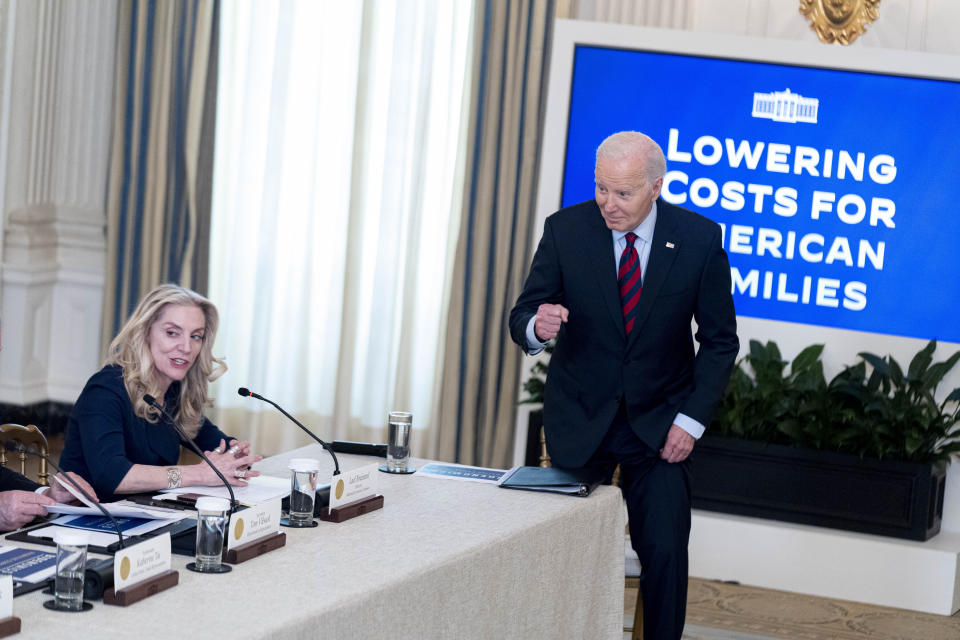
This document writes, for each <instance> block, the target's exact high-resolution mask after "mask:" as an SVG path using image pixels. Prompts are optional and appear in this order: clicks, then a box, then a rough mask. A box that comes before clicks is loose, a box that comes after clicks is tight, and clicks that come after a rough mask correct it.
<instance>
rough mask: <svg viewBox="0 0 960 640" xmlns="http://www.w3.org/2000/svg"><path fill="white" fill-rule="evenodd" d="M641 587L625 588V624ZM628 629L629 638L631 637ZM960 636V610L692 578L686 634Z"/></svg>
mask: <svg viewBox="0 0 960 640" xmlns="http://www.w3.org/2000/svg"><path fill="white" fill-rule="evenodd" d="M636 598H637V592H636V589H631V588H628V589H626V591H625V593H624V628H625V629H626V628H628V627H629V626H630V625H631V624H632V621H633V607H634V602H636ZM629 637H630V634H629V633H624V638H629ZM769 638H776V639H779V640H865V639H868V638H870V639H877V640H881V639H882V640H958V639H960V613H958V614H955V615H953V616H950V617H947V616H937V615H933V614H929V613H919V612H916V611H907V610H904V609H890V608H886V607H877V606H873V605H868V604H860V603H856V602H847V601H844V600H829V599H827V598H818V597H814V596H805V595H800V594H795V593H787V592H784V591H774V590H770V589H760V588H757V587H748V586H741V585H735V584H726V583H722V582H713V581H708V580H700V579H698V578H691V579H690V588H689V592H688V597H687V628H686V631H685V633H684V639H685V640H721V639H722V640H734V639H737V640H739V639H742V640H766V639H769Z"/></svg>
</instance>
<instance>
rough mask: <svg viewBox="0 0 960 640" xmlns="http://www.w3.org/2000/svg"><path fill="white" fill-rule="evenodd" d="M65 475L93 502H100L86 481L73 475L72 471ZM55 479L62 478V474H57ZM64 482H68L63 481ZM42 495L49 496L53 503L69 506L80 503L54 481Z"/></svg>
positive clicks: (67, 490)
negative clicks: (72, 503)
mask: <svg viewBox="0 0 960 640" xmlns="http://www.w3.org/2000/svg"><path fill="white" fill-rule="evenodd" d="M67 475H68V476H70V479H71V480H73V481H74V482H75V483H76V484H78V485H80V487H81V488H82V489H83V490H84V491H86V492H87V495H88V496H90V497H91V498H93V500H94V501H95V502H100V499H99V498H98V497H97V492H96V491H94V490H93V487H91V486H90V483H89V482H87V481H86V480H84V479H83V478H81V477H80V476H78V475H77V474H75V473H74V472H73V471H67ZM57 477H58V478H62V477H63V474H62V473H58V474H57ZM64 482H68V481H67V480H64ZM44 495H46V496H50V497H51V498H53V499H54V500H55V501H57V502H62V503H64V504H69V503H71V502H80V501H79V500H77V499H76V498H75V497H74V495H73V494H72V493H70V490H69V489H67V488H66V487H65V486H63V485H62V484H60V483H59V482H56V481H54V482H51V483H50V488H49V489H47V491H46V493H44Z"/></svg>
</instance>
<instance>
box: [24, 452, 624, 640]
mask: <svg viewBox="0 0 960 640" xmlns="http://www.w3.org/2000/svg"><path fill="white" fill-rule="evenodd" d="M292 457H313V458H318V459H320V460H321V461H322V462H323V464H325V465H326V467H325V469H326V471H325V472H326V473H331V472H332V469H333V466H332V463H331V462H330V461H329V457H328V456H327V454H326V453H325V452H323V451H322V450H321V449H320V448H319V446H317V445H310V446H308V447H304V448H301V449H298V450H296V451H291V452H288V453H286V454H282V455H279V456H274V457H271V458H268V459H266V460H264V461H262V462H261V463H259V464H258V465H257V467H256V468H258V469H259V470H260V471H262V472H264V473H265V474H266V475H274V476H281V477H286V475H287V473H288V471H287V469H286V461H287V460H288V459H289V458H292ZM374 461H375V459H373V458H364V457H359V456H346V455H343V456H340V465H341V468H342V469H352V468H356V467H359V466H362V465H364V464H369V463H371V462H374ZM412 463H413V464H414V465H416V466H419V465H422V464H423V463H424V461H422V460H414V461H412ZM378 480H379V488H380V493H381V494H383V496H384V507H383V509H381V510H378V511H374V512H371V513H368V514H365V515H362V516H359V517H357V518H354V519H352V520H348V521H346V522H343V523H340V524H334V523H328V522H322V521H321V522H320V525H319V526H318V527H316V528H313V529H284V531H285V532H286V534H287V544H286V546H285V547H283V548H281V549H278V550H276V551H273V552H270V553H268V554H266V555H263V556H261V557H259V558H255V559H253V560H250V561H248V562H245V563H242V564H238V565H234V567H233V571H232V572H231V573H227V574H222V575H200V574H196V573H193V572H191V571H187V570H186V569H185V568H184V566H185V565H186V563H187V562H189V561H190V560H191V559H190V558H187V557H184V556H174V561H173V564H174V566H173V568H174V569H177V570H179V571H180V584H179V585H177V586H176V587H173V588H172V589H170V590H168V591H165V592H163V593H160V594H157V595H155V596H152V597H150V598H147V599H146V600H143V601H141V602H138V603H136V604H134V605H131V606H129V607H126V608H123V607H113V606H107V605H104V604H103V603H102V601H95V602H94V609H93V610H92V611H89V612H85V613H60V612H55V611H48V610H46V609H44V608H43V607H42V602H43V601H44V600H47V599H49V598H50V596H45V595H42V594H40V593H39V592H35V593H32V594H27V595H24V596H20V597H18V598H16V599H15V600H14V615H16V616H18V617H20V618H21V619H22V620H23V631H22V633H21V634H20V636H18V637H21V638H41V637H42V638H46V639H47V640H49V639H50V638H139V639H142V638H161V637H171V638H173V637H181V638H190V637H195V638H228V639H230V640H238V639H240V638H266V637H278V638H343V639H354V638H371V639H373V638H377V639H380V638H411V639H414V638H416V639H418V640H419V639H424V638H438V639H440V638H443V639H447V638H458V639H459V638H478V639H484V640H487V639H491V638H620V637H622V623H623V558H624V556H623V531H624V523H625V511H624V509H623V507H622V503H621V502H622V501H621V497H620V492H619V490H618V489H616V488H613V487H599V488H598V489H597V490H596V491H595V492H594V494H593V495H592V496H590V497H589V498H576V497H569V496H561V495H552V494H540V493H535V492H527V491H513V490H507V489H500V488H498V487H496V486H494V485H489V484H480V483H473V482H462V481H455V480H444V479H437V478H428V477H417V476H416V475H402V476H401V475H390V474H380V475H379V476H378Z"/></svg>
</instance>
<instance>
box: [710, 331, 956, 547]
mask: <svg viewBox="0 0 960 640" xmlns="http://www.w3.org/2000/svg"><path fill="white" fill-rule="evenodd" d="M935 349H936V342H935V341H931V342H929V343H928V344H927V345H926V346H925V347H924V348H923V349H921V350H920V351H919V352H918V353H917V354H916V355H915V356H914V357H913V359H912V360H911V362H910V365H909V367H908V368H907V370H906V371H904V370H903V368H902V367H901V366H900V364H899V363H898V362H897V361H896V360H895V359H894V358H892V357H891V356H886V357H884V358H881V357H879V356H876V355H874V354H871V353H860V354H859V357H860V359H861V361H860V362H858V363H857V364H855V365H852V366H848V367H846V368H844V369H843V370H842V371H841V372H840V373H839V374H837V375H836V376H835V377H834V378H833V379H832V380H830V381H829V382H828V381H827V380H826V379H825V377H824V375H823V366H822V363H821V362H820V355H821V353H822V352H823V346H822V345H813V346H810V347H807V348H806V349H804V350H803V351H801V352H800V354H799V355H798V356H797V357H796V358H795V359H794V360H793V362H792V363H790V368H789V370H787V368H786V365H787V362H786V361H784V360H783V359H782V357H781V355H780V351H779V349H778V348H777V345H776V343H774V342H768V343H767V344H766V345H764V344H762V343H760V342H758V341H751V343H750V351H749V353H748V354H747V355H746V356H745V357H744V358H743V359H742V360H741V362H739V363H738V366H737V367H736V368H735V369H734V372H733V374H732V375H731V379H730V384H729V386H728V389H727V393H726V395H725V397H724V399H723V402H722V404H721V406H720V407H719V408H718V410H717V413H716V416H715V420H714V423H713V424H712V425H711V428H710V429H709V430H708V435H707V436H705V437H704V438H703V439H701V441H700V442H699V443H698V444H697V447H696V448H695V450H694V456H693V473H694V483H693V503H694V506H695V507H698V508H702V509H709V510H715V511H723V512H727V513H735V514H740V515H749V516H758V517H767V518H773V519H778V520H786V521H789V522H798V523H802V524H815V525H822V526H830V527H834V528H840V529H847V530H852V531H861V532H866V533H876V534H881V535H890V536H896V537H904V538H910V539H915V540H926V539H928V538H929V537H931V536H933V535H935V534H936V533H937V532H938V531H939V530H940V519H941V517H942V513H943V491H944V486H945V478H946V466H947V463H948V462H949V460H950V458H951V456H953V455H954V454H956V453H957V452H958V451H960V424H958V420H960V389H955V390H953V392H951V393H950V394H948V395H947V396H946V398H944V399H943V400H942V401H940V402H938V401H937V400H936V395H935V394H936V389H937V387H938V385H939V384H940V382H941V381H942V380H943V378H944V376H946V374H947V373H948V372H949V371H950V370H951V369H952V368H953V366H954V365H955V364H956V363H957V360H958V359H960V353H956V354H954V355H953V356H951V357H950V358H948V359H947V360H945V361H943V362H936V363H935V362H933V352H934V350H935ZM868 365H869V367H868ZM751 374H752V375H751Z"/></svg>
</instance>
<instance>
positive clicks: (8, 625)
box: [0, 616, 20, 638]
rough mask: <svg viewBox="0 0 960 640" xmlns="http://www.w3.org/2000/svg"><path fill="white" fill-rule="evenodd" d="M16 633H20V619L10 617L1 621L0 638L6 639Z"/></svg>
mask: <svg viewBox="0 0 960 640" xmlns="http://www.w3.org/2000/svg"><path fill="white" fill-rule="evenodd" d="M15 633H20V618H18V617H17V616H10V617H9V618H3V619H2V620H0V638H6V637H7V636H12V635H13V634H15Z"/></svg>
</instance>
